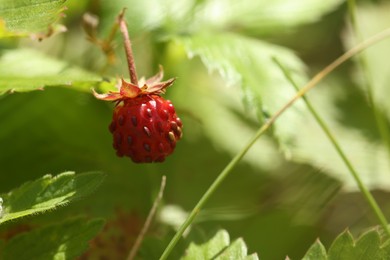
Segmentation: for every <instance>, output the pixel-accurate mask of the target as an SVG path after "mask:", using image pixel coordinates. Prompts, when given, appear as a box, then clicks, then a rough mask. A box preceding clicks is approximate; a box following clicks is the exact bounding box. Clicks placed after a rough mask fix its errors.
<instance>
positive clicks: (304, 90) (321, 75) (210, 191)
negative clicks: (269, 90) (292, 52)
mask: <svg viewBox="0 0 390 260" xmlns="http://www.w3.org/2000/svg"><path fill="white" fill-rule="evenodd" d="M389 36H390V28H389V29H387V30H384V31H382V32H380V33H378V34H376V35H374V36H373V37H371V38H369V39H368V40H366V41H364V42H362V43H360V44H358V45H357V46H355V47H354V48H352V49H351V50H349V51H347V52H346V53H344V54H343V55H341V56H340V57H339V58H338V59H336V60H335V61H334V62H332V63H331V64H329V65H328V66H327V67H325V68H324V69H323V70H322V71H320V72H319V73H318V74H317V75H315V76H314V77H313V78H312V79H311V80H310V81H309V82H308V83H307V84H306V85H305V86H304V87H303V88H302V89H300V90H299V91H298V92H297V93H296V95H295V96H294V97H293V98H291V99H290V100H289V101H288V102H287V103H286V104H285V105H284V106H283V107H282V108H281V109H280V110H278V111H277V112H276V113H275V114H274V115H273V116H272V117H270V118H269V120H268V121H267V122H266V123H265V124H264V125H263V126H262V127H261V128H260V129H259V130H258V131H257V132H256V134H255V136H254V137H253V138H252V139H251V140H250V141H249V142H248V144H246V145H245V147H244V148H243V149H242V150H241V151H240V152H239V153H238V154H237V155H236V156H235V157H234V158H233V159H232V160H231V161H230V163H229V164H228V165H227V166H226V167H225V169H223V171H222V172H221V173H220V174H219V175H218V177H217V179H216V180H215V181H214V182H213V183H212V184H211V186H210V187H209V188H208V190H207V191H206V192H205V193H204V194H203V196H202V198H201V199H200V200H199V202H198V203H197V204H196V205H195V207H194V208H193V209H192V211H191V213H190V214H189V215H188V217H187V219H186V220H185V221H184V223H183V224H182V225H181V226H180V228H179V230H178V231H177V232H176V234H175V236H174V237H173V238H172V240H171V241H170V242H169V244H168V246H167V247H166V248H165V250H164V252H163V254H162V255H161V257H160V260H164V259H167V258H168V256H169V254H170V253H171V252H172V250H173V248H174V247H175V245H176V244H177V242H178V241H179V240H180V238H181V236H182V235H183V233H184V232H185V230H186V229H187V228H188V226H189V225H190V224H191V223H192V221H193V220H194V219H195V217H196V216H197V215H198V213H199V212H200V210H201V209H202V208H203V206H204V205H205V204H206V202H207V201H208V200H209V199H210V197H211V195H212V194H213V193H214V192H215V191H216V190H217V188H218V187H219V186H220V185H221V184H222V182H223V180H224V179H225V178H226V177H227V176H228V175H229V173H231V171H232V170H233V169H234V167H235V166H236V165H237V164H238V163H239V162H240V160H241V159H242V158H243V157H244V155H245V154H246V153H247V152H248V150H249V149H250V148H251V147H252V145H253V144H254V143H255V142H256V140H257V139H258V138H259V137H260V136H262V135H263V134H264V133H265V132H266V131H267V130H268V128H270V127H271V125H272V124H273V123H274V122H275V121H276V120H277V119H278V118H279V117H280V115H281V114H283V113H284V111H286V110H287V109H288V108H289V107H290V106H292V105H293V104H294V103H295V101H297V100H298V99H299V98H300V97H302V96H303V95H304V94H305V93H307V92H308V91H309V90H310V89H312V88H313V87H314V86H316V85H317V84H318V83H319V82H320V81H321V80H322V79H323V78H324V77H326V76H327V75H328V74H329V73H331V72H332V71H333V70H334V69H336V68H337V67H338V66H340V65H341V64H342V63H344V62H345V61H347V60H348V59H350V58H351V57H353V56H354V55H356V54H357V53H359V52H361V51H362V50H364V49H366V48H367V47H369V46H371V45H373V44H375V43H378V42H380V41H381V40H383V39H385V38H387V37H389Z"/></svg>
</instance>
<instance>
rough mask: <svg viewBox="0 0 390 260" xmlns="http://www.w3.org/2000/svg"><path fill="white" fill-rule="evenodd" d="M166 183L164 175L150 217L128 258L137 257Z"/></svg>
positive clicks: (131, 259) (129, 259)
mask: <svg viewBox="0 0 390 260" xmlns="http://www.w3.org/2000/svg"><path fill="white" fill-rule="evenodd" d="M165 183H166V177H165V176H162V179H161V185H160V190H159V192H158V194H157V197H156V199H155V200H154V203H153V206H152V208H151V210H150V212H149V214H148V217H147V218H146V221H145V224H144V226H143V227H142V230H141V232H140V233H139V235H138V237H137V240H136V241H135V243H134V245H133V247H132V248H131V251H130V253H129V255H128V257H127V260H133V259H134V258H135V256H136V255H137V252H138V249H139V248H140V246H141V243H142V240H143V239H144V237H145V234H146V232H147V231H148V229H149V227H150V224H151V223H152V220H153V217H154V215H155V214H156V210H157V207H158V205H159V204H160V201H161V199H162V197H163V194H164V189H165Z"/></svg>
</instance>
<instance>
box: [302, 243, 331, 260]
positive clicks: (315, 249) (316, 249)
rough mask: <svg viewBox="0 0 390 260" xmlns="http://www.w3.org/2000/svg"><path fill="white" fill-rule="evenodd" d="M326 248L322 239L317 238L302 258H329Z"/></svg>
mask: <svg viewBox="0 0 390 260" xmlns="http://www.w3.org/2000/svg"><path fill="white" fill-rule="evenodd" d="M327 259H328V257H327V255H326V249H325V247H324V245H323V244H322V243H321V241H319V240H317V241H316V242H315V243H314V244H313V245H312V246H311V247H310V248H309V250H308V251H307V253H306V254H305V256H304V257H303V258H302V260H327Z"/></svg>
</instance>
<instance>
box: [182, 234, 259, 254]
mask: <svg viewBox="0 0 390 260" xmlns="http://www.w3.org/2000/svg"><path fill="white" fill-rule="evenodd" d="M182 259H183V260H190V259H191V260H192V259H199V260H200V259H247V260H255V259H259V258H258V257H257V254H252V255H248V249H247V247H246V245H245V242H244V241H243V240H242V239H241V238H239V239H237V240H235V241H234V242H233V243H230V237H229V234H228V232H227V231H225V230H220V231H218V232H217V233H216V234H215V236H214V237H213V238H211V239H210V240H209V241H207V242H206V243H204V244H201V245H196V244H194V243H191V244H190V246H189V247H188V249H187V250H186V253H185V256H184V257H183V258H182Z"/></svg>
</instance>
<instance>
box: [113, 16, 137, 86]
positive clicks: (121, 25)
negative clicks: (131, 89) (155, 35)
mask: <svg viewBox="0 0 390 260" xmlns="http://www.w3.org/2000/svg"><path fill="white" fill-rule="evenodd" d="M125 11H126V9H123V10H122V12H121V13H120V14H119V16H118V23H119V29H120V30H121V32H122V36H123V45H124V47H125V52H126V58H127V66H128V68H129V74H130V81H131V83H133V84H134V85H137V86H138V78H137V71H136V69H135V62H134V55H133V50H132V48H131V41H130V37H129V32H128V30H127V25H126V22H125V20H124V19H123V16H124V14H125Z"/></svg>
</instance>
